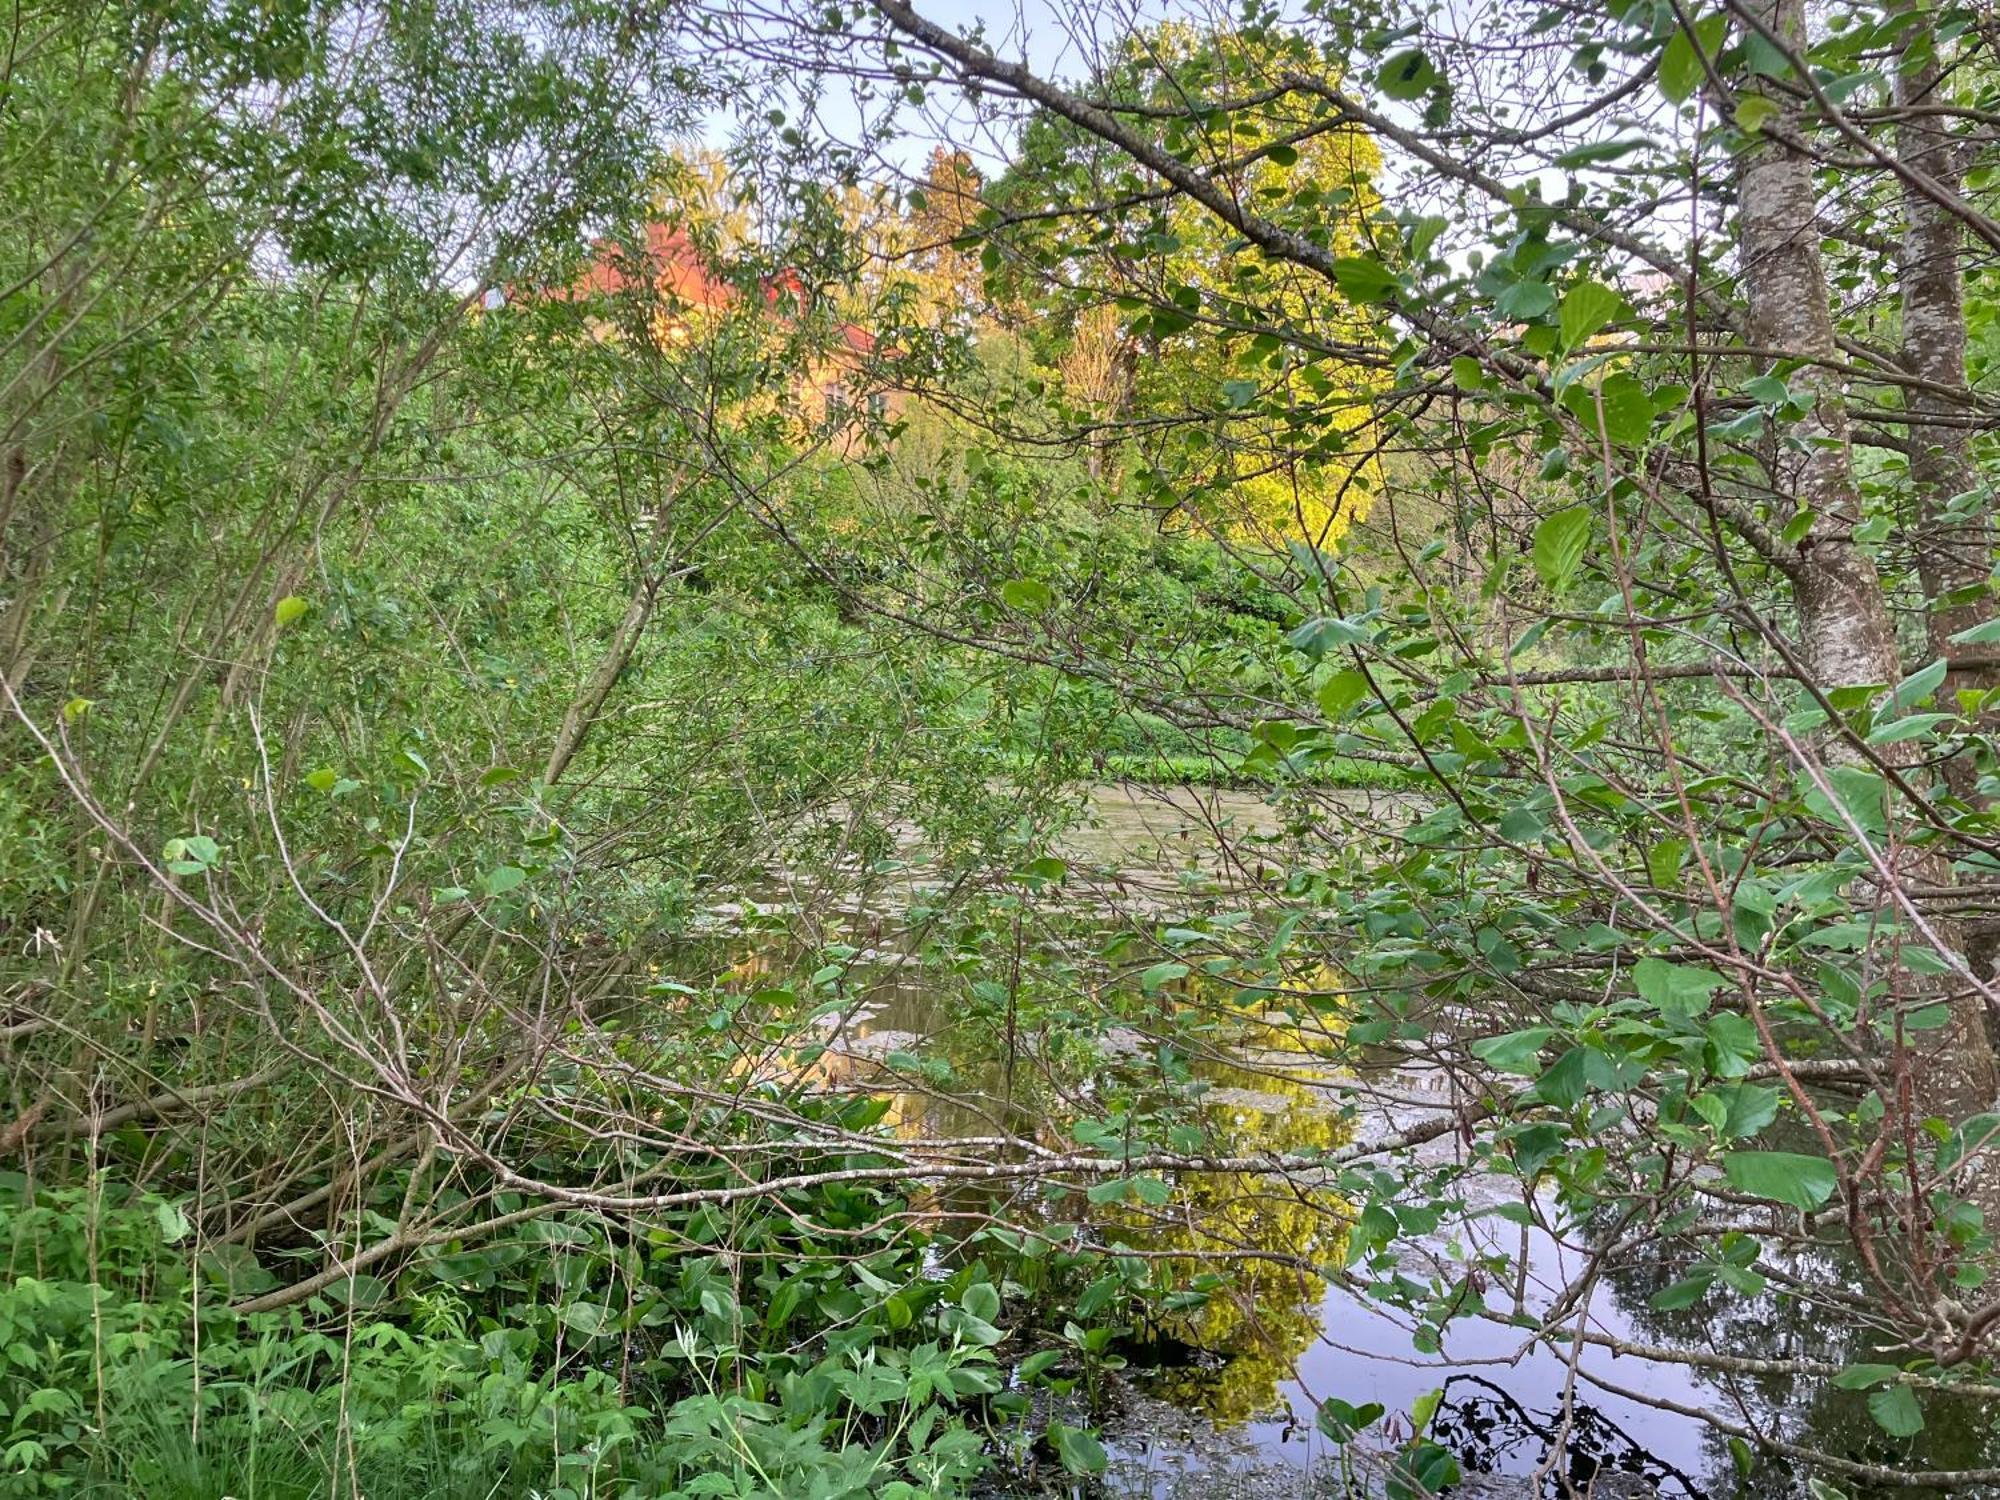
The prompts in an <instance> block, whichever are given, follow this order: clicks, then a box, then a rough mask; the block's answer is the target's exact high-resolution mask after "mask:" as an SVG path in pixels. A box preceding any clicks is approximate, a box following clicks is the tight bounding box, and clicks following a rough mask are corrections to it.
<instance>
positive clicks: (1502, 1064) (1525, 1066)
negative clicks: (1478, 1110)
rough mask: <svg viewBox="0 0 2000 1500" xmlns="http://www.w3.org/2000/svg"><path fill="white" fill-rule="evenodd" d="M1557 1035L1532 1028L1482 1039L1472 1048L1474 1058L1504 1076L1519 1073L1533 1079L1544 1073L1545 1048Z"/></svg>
mask: <svg viewBox="0 0 2000 1500" xmlns="http://www.w3.org/2000/svg"><path fill="white" fill-rule="evenodd" d="M1554 1035H1555V1032H1554V1031H1553V1030H1552V1029H1551V1028H1549V1027H1547V1026H1531V1027H1529V1028H1528V1029H1527V1030H1526V1031H1510V1032H1508V1033H1507V1034H1506V1035H1505V1036H1489V1037H1482V1038H1480V1039H1479V1040H1478V1041H1476V1042H1474V1043H1473V1044H1472V1055H1473V1056H1474V1057H1476V1058H1478V1059H1479V1060H1480V1061H1481V1062H1483V1063H1485V1064H1486V1065H1487V1066H1488V1067H1493V1068H1498V1069H1499V1070H1500V1071H1501V1072H1503V1073H1519V1074H1522V1075H1524V1076H1526V1077H1529V1078H1533V1077H1534V1076H1535V1075H1536V1074H1537V1073H1539V1072H1540V1071H1541V1069H1542V1064H1541V1050H1542V1044H1543V1043H1545V1042H1546V1041H1548V1039H1549V1038H1550V1037H1552V1036H1554Z"/></svg>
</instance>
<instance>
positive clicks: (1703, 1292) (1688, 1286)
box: [1649, 1271, 1715, 1312]
mask: <svg viewBox="0 0 2000 1500" xmlns="http://www.w3.org/2000/svg"><path fill="white" fill-rule="evenodd" d="M1714 1284H1715V1277H1714V1276H1713V1275H1712V1274H1711V1273H1710V1272H1707V1271H1697V1272H1696V1273H1695V1274H1694V1275H1692V1276H1684V1277H1682V1278H1681V1279H1680V1280H1679V1281H1676V1282H1675V1283H1674V1284H1673V1285H1671V1286H1667V1287H1662V1288H1661V1289H1660V1290H1659V1291H1657V1292H1655V1293H1653V1295H1652V1297H1651V1298H1650V1299H1649V1300H1650V1303H1651V1305H1652V1306H1653V1307H1655V1308H1657V1309H1658V1310H1659V1311H1661V1312H1676V1311H1678V1310H1679V1309H1681V1308H1683V1307H1693V1306H1694V1305H1695V1303H1697V1302H1699V1301H1701V1299H1702V1298H1703V1297H1705V1296H1707V1295H1708V1289H1709V1288H1710V1287H1711V1286H1713V1285H1714Z"/></svg>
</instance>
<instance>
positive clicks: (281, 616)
mask: <svg viewBox="0 0 2000 1500" xmlns="http://www.w3.org/2000/svg"><path fill="white" fill-rule="evenodd" d="M309 608H311V606H310V605H308V604H307V603H306V601H305V600H304V599H301V598H300V597H299V596H298V595H297V594H287V595H285V597H284V598H282V599H280V600H279V601H278V603H277V605H276V607H275V608H273V609H272V611H271V615H272V618H273V619H275V620H276V621H277V622H278V628H279V629H280V630H283V629H284V628H285V627H286V626H287V625H293V624H296V623H297V622H298V621H300V620H302V619H304V618H305V614H306V611H307V610H308V609H309Z"/></svg>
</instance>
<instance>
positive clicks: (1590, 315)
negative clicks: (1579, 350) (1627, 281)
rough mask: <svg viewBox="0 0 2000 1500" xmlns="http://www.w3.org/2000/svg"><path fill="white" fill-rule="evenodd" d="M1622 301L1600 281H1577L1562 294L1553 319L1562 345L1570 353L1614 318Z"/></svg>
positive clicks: (1623, 303)
mask: <svg viewBox="0 0 2000 1500" xmlns="http://www.w3.org/2000/svg"><path fill="white" fill-rule="evenodd" d="M1624 305H1625V299H1624V298H1623V297H1621V296H1619V295H1618V294H1617V293H1616V292H1614V291H1612V290H1611V288H1610V287H1608V286H1606V285H1604V283H1603V282H1601V281H1579V282H1578V283H1577V284H1576V285H1575V286H1573V287H1571V288H1570V289H1569V290H1568V291H1567V292H1565V293H1563V299H1562V310H1561V311H1560V312H1559V313H1558V314H1557V315H1556V317H1557V322H1558V324H1559V325H1560V326H1561V329H1562V340H1563V344H1564V345H1565V346H1566V347H1568V348H1571V349H1574V348H1576V347H1577V346H1578V345H1579V344H1581V343H1583V341H1584V340H1585V339H1587V338H1589V337H1590V336H1591V335H1592V334H1594V333H1596V332H1597V331H1598V330H1599V329H1601V328H1603V327H1604V325H1605V324H1606V323H1609V322H1610V321H1611V320H1612V319H1613V318H1615V317H1617V316H1618V312H1619V310H1620V309H1621V308H1622V307H1624Z"/></svg>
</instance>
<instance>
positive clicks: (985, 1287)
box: [958, 1281, 1000, 1323]
mask: <svg viewBox="0 0 2000 1500" xmlns="http://www.w3.org/2000/svg"><path fill="white" fill-rule="evenodd" d="M958 1305H959V1306H960V1307H962V1308H964V1309H965V1310H966V1311H967V1312H969V1313H971V1314H972V1315H973V1317H975V1318H977V1319H979V1320H980V1321H981V1322H982V1323H991V1322H992V1321H993V1320H994V1319H995V1318H998V1317H999V1316H1000V1293H999V1292H998V1291H997V1290H996V1289H995V1288H994V1286H993V1283H992V1282H990V1281H975V1282H973V1283H972V1285H971V1286H969V1287H967V1288H966V1289H965V1290H964V1291H963V1292H961V1293H959V1297H958Z"/></svg>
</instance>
